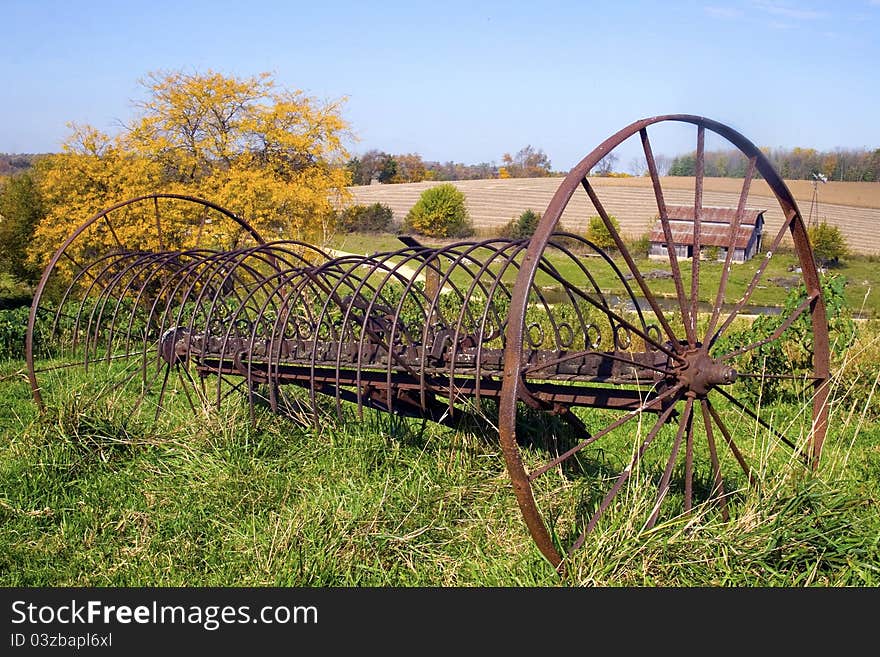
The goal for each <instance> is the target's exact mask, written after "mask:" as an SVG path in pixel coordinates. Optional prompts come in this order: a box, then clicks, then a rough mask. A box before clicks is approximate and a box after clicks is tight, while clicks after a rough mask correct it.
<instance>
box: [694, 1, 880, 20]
mask: <svg viewBox="0 0 880 657" xmlns="http://www.w3.org/2000/svg"><path fill="white" fill-rule="evenodd" d="M877 2H880V0H877ZM703 10H704V11H705V12H706V13H707V14H709V15H710V16H714V17H715V18H739V17H740V16H742V12H741V11H740V10H739V9H733V8H732V7H715V6H712V5H709V6H707V7H703Z"/></svg>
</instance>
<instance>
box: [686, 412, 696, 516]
mask: <svg viewBox="0 0 880 657" xmlns="http://www.w3.org/2000/svg"><path fill="white" fill-rule="evenodd" d="M688 399H689V400H690V399H693V397H692V396H691V395H688ZM692 419H693V413H691V415H690V416H689V417H688V425H687V438H686V439H685V444H684V512H685V513H688V512H690V510H691V506H692V505H693V500H694V432H693V431H692V430H691V429H692V422H691V420H692Z"/></svg>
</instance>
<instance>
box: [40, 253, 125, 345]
mask: <svg viewBox="0 0 880 657" xmlns="http://www.w3.org/2000/svg"><path fill="white" fill-rule="evenodd" d="M127 257H129V256H128V255H127V254H110V255H107V256H103V257H101V258H99V259H98V260H96V261H95V262H94V263H92V264H91V265H89V268H92V267H95V268H97V267H98V266H99V265H101V264H103V266H102V267H101V271H99V272H98V274H97V276H95V275H93V274H92V273H91V272H88V274H89V277H90V278H91V279H92V282H91V283H89V285H88V287H87V288H86V289H85V291H84V292H83V294H82V295H81V299H80V300H79V308H78V310H77V313H76V317H75V318H74V325H73V340H72V344H71V350H72V351H75V350H76V347H77V344H78V342H79V330H80V320H81V319H82V317H83V311H84V310H85V306H86V300H87V299H89V298H90V296H91V295H92V291H93V290H95V289H96V286H99V285H101V283H100V282H101V280H102V279H103V278H104V275H105V274H106V273H107V272H109V271H110V269H111V268H112V267H113V266H114V265H116V264H117V263H119V262H120V261H121V260H124V259H125V258H127ZM87 271H88V270H85V269H84V270H81V271H80V272H79V273H77V275H76V276H75V277H74V279H73V281H71V283H70V284H69V285H68V286H67V289H66V290H65V292H64V296H63V297H62V299H61V302H60V303H59V306H58V307H59V312H60V309H61V308H63V307H64V305H65V304H66V303H67V299H68V296H69V295H70V293H71V292H72V291H73V288H74V287H75V286H76V284H77V282H78V281H79V279H80V278H81V277H82V275H83V274H85V273H87ZM105 287H106V284H104V285H101V286H100V287H98V293H97V296H98V298H100V297H101V295H102V294H103V293H104V289H105ZM74 303H75V302H74ZM92 310H94V307H93V308H92ZM90 316H91V311H90ZM59 317H60V314H59V313H56V315H55V320H54V322H53V324H52V334H53V335H54V334H55V333H56V331H57V330H58V320H59ZM89 337H90V334H89V332H88V330H86V352H88V344H89Z"/></svg>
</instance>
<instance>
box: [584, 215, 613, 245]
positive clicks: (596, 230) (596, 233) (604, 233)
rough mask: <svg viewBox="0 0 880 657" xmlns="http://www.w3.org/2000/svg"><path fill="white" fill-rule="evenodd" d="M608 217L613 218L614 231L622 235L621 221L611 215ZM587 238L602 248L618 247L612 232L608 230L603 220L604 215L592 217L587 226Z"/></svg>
mask: <svg viewBox="0 0 880 657" xmlns="http://www.w3.org/2000/svg"><path fill="white" fill-rule="evenodd" d="M608 218H609V219H610V220H611V225H612V226H613V227H614V232H616V233H617V234H618V235H620V222H618V221H617V217H615V216H614V215H609V216H608ZM587 239H588V240H590V241H591V242H592V243H593V244H595V245H596V246H598V247H599V248H600V249H616V248H617V244H616V243H615V241H614V238H613V237H611V233H610V232H608V228H607V227H606V226H605V222H604V221H602V217H600V216H598V215H595V216H592V217H590V223H589V225H588V226H587Z"/></svg>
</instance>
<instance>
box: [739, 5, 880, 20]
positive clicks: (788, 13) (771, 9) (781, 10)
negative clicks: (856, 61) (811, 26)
mask: <svg viewBox="0 0 880 657" xmlns="http://www.w3.org/2000/svg"><path fill="white" fill-rule="evenodd" d="M871 2H872V3H874V4H880V2H878V0H871ZM752 6H753V7H755V9H760V10H761V11H764V12H767V13H768V14H772V15H773V16H780V17H782V18H790V19H792V20H797V21H812V20H816V19H819V18H822V17H823V16H824V15H825V14H823V13H822V12H820V11H816V10H814V9H800V8H798V7H794V6H792V3H788V2H785V3H783V2H753V3H752Z"/></svg>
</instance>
